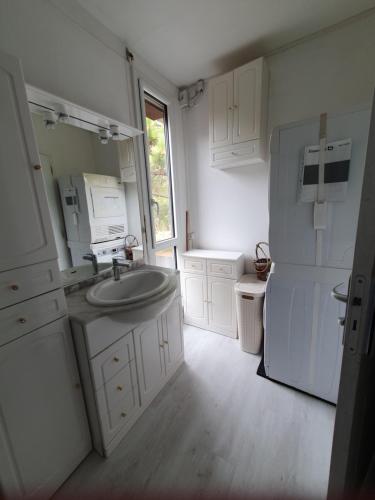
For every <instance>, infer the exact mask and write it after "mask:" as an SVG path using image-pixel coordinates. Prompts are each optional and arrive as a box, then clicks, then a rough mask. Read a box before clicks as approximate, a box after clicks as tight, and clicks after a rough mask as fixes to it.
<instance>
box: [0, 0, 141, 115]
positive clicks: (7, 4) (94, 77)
mask: <svg viewBox="0 0 375 500" xmlns="http://www.w3.org/2000/svg"><path fill="white" fill-rule="evenodd" d="M83 25H84V26H85V29H83V27H82V26H83ZM0 49H1V50H4V51H5V52H8V53H10V54H13V55H15V56H17V57H19V58H20V59H21V60H22V65H23V70H24V73H25V80H26V82H27V83H29V84H31V85H34V86H36V87H39V88H41V89H43V90H46V91H48V92H51V93H53V94H56V95H58V96H60V97H63V98H65V99H67V100H70V101H72V102H74V103H77V104H79V105H81V106H84V107H87V108H89V109H92V110H94V111H97V112H99V113H102V114H104V115H107V116H109V117H110V118H114V119H117V120H119V121H122V122H125V123H129V124H131V123H130V106H129V95H128V81H127V78H128V75H127V63H126V61H125V59H124V57H122V55H123V51H124V48H123V44H122V43H121V42H120V40H118V39H117V38H116V37H115V36H114V35H111V34H110V33H109V32H108V31H106V30H105V29H104V27H102V26H101V25H100V24H99V23H96V22H95V21H94V20H93V18H91V17H89V16H88V14H86V13H85V11H84V10H83V9H81V8H80V7H79V6H78V5H76V4H75V3H74V2H72V1H70V0H64V1H63V2H61V1H59V0H57V1H55V2H53V1H48V0H31V1H29V0H0Z"/></svg>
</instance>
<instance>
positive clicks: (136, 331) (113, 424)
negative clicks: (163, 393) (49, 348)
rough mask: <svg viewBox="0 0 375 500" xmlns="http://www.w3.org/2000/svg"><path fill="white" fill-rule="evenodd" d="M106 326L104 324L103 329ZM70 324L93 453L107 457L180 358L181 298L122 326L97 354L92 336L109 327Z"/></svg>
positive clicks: (101, 320) (182, 352) (181, 347)
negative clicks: (152, 316) (149, 316)
mask: <svg viewBox="0 0 375 500" xmlns="http://www.w3.org/2000/svg"><path fill="white" fill-rule="evenodd" d="M106 322H108V325H106ZM114 324H119V323H116V322H115V323H113V322H112V321H111V319H110V318H105V317H103V318H101V319H100V323H99V324H98V325H96V324H95V322H94V323H89V324H87V325H82V324H80V323H78V322H76V321H74V320H73V333H74V340H75V343H76V347H77V354H78V359H79V365H80V370H81V374H82V379H83V383H84V389H85V396H86V404H87V408H88V412H89V417H90V423H91V429H92V434H93V441H94V446H95V449H96V450H97V451H98V453H100V454H102V455H105V456H108V455H109V454H110V453H111V452H112V451H113V450H114V449H115V447H116V446H117V445H118V443H119V442H120V441H121V440H122V439H123V437H124V436H125V435H126V434H127V432H129V430H130V428H131V427H132V425H133V424H134V423H135V422H136V421H137V419H138V418H139V417H140V415H141V414H142V413H143V411H144V410H145V409H146V408H147V406H148V405H149V404H150V403H151V401H152V400H153V399H154V398H155V396H156V395H157V394H158V393H159V391H160V390H161V389H162V388H163V387H164V386H165V384H166V383H167V381H168V380H169V379H170V377H171V376H172V375H173V374H174V373H175V371H176V370H177V368H178V367H179V366H180V365H181V363H182V362H183V359H184V342H183V332H182V305H181V297H180V296H178V297H176V298H175V299H174V300H173V302H172V303H171V304H170V306H169V307H168V309H167V310H166V311H165V312H164V313H162V314H161V315H160V316H159V317H157V318H155V319H152V320H150V321H147V322H145V323H142V324H140V325H138V326H137V325H134V324H130V325H128V328H129V330H127V329H126V328H127V327H126V326H125V329H124V327H123V326H122V328H121V329H119V330H118V331H117V332H116V335H117V340H116V341H114V339H113V338H112V339H108V340H107V345H103V346H102V350H101V351H100V352H99V353H95V350H93V349H90V348H89V345H90V338H92V337H93V336H95V333H94V332H95V331H98V332H99V331H100V334H101V336H103V335H102V332H103V328H104V329H106V328H111V330H112V333H113V332H114Z"/></svg>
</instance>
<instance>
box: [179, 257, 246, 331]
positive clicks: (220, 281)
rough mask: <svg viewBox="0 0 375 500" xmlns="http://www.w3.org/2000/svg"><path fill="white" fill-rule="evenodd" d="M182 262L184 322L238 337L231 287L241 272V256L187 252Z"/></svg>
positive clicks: (232, 289) (242, 265)
mask: <svg viewBox="0 0 375 500" xmlns="http://www.w3.org/2000/svg"><path fill="white" fill-rule="evenodd" d="M181 263H182V271H183V273H182V276H181V288H182V295H183V304H184V320H185V323H187V324H188V325H193V326H198V327H200V328H205V329H207V330H212V331H214V332H217V333H221V334H223V335H227V336H228V337H233V338H237V316H236V304H235V294H234V284H235V283H236V281H237V280H238V279H239V278H240V277H241V276H242V274H243V273H244V256H243V255H242V254H241V253H239V252H222V251H215V250H190V251H188V252H185V253H183V254H182V256H181Z"/></svg>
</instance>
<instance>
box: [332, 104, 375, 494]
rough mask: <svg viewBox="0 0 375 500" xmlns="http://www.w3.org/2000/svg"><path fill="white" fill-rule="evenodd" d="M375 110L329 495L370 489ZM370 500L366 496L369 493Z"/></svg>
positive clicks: (374, 443) (374, 413)
mask: <svg viewBox="0 0 375 500" xmlns="http://www.w3.org/2000/svg"><path fill="white" fill-rule="evenodd" d="M374 163H375V106H373V111H372V118H371V126H370V133H369V141H368V148H367V157H366V166H365V174H364V180H363V188H362V198H361V206H360V213H359V220H358V229H357V240H356V246H355V253H354V263H353V271H352V277H351V285H350V290H349V295H348V305H347V311H346V320H345V327H344V354H343V360H342V370H341V379H340V387H339V398H338V403H337V411H336V422H335V431H334V438H333V448H332V459H331V470H330V479H329V491H328V493H329V495H328V496H329V497H331V496H332V497H333V496H341V494H342V492H343V491H345V492H347V491H349V492H350V493H349V495H351V496H354V495H353V494H354V493H356V492H359V490H360V489H362V490H363V494H364V495H365V494H366V493H367V490H368V491H370V489H369V488H373V486H374V483H373V473H374V466H375V458H374V449H375V431H374V420H375V392H374V380H375V342H374V315H375V293H374V290H375V278H374V268H375V225H374V213H375V170H374ZM370 496H371V495H370Z"/></svg>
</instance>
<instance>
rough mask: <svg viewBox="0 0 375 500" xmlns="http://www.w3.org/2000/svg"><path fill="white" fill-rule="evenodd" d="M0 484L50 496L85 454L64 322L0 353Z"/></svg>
mask: <svg viewBox="0 0 375 500" xmlns="http://www.w3.org/2000/svg"><path fill="white" fill-rule="evenodd" d="M0 448H1V450H2V451H1V453H0V483H1V484H2V487H3V488H4V489H5V492H9V493H13V494H14V495H18V494H21V495H25V494H26V493H27V494H28V495H30V496H31V495H35V496H40V495H45V494H47V493H48V494H52V493H53V492H54V491H55V490H56V489H57V488H58V487H59V486H60V485H61V483H62V482H63V481H64V480H65V479H66V478H67V477H68V476H69V474H71V472H72V471H73V470H74V469H75V467H77V466H78V464H79V463H80V462H81V461H82V460H83V458H84V457H85V456H86V455H87V454H88V453H89V451H90V450H91V439H90V433H89V428H88V422H87V419H86V413H85V406H84V402H83V398H82V393H81V388H80V380H79V375H78V370H77V366H76V362H75V356H74V350H73V345H72V340H71V334H70V329H69V324H68V321H67V320H65V319H61V320H57V321H54V322H53V323H50V324H49V325H47V326H44V327H42V328H40V329H38V330H36V331H34V332H33V333H29V334H28V335H25V336H24V337H22V338H20V339H18V340H15V341H14V342H11V343H9V344H8V345H6V346H4V347H2V348H1V349H0Z"/></svg>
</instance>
